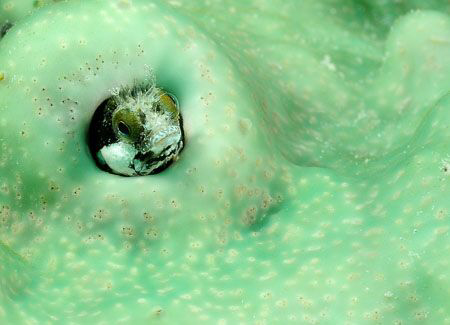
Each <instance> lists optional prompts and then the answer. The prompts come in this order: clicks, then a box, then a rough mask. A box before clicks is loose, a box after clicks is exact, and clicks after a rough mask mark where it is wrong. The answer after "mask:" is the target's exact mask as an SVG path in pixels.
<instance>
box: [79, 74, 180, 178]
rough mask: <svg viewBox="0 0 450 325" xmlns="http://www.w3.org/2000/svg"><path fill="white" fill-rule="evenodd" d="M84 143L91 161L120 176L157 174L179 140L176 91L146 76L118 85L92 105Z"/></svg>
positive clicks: (173, 155) (169, 161) (175, 155)
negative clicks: (160, 86) (138, 80)
mask: <svg viewBox="0 0 450 325" xmlns="http://www.w3.org/2000/svg"><path fill="white" fill-rule="evenodd" d="M87 142H88V145H89V149H90V152H91V154H92V157H93V159H94V160H95V163H96V165H97V166H98V167H99V168H100V169H102V170H104V171H107V172H109V173H113V174H117V175H121V176H145V175H152V174H157V173H160V172H162V171H163V170H165V169H166V168H167V167H169V166H170V165H171V164H172V163H173V162H174V161H176V160H177V159H178V156H179V154H180V153H181V151H182V149H183V147H184V144H185V137H184V132H183V122H182V116H181V111H180V107H179V103H178V101H177V99H176V97H175V96H174V95H173V94H171V93H168V92H166V91H165V90H163V89H160V88H158V87H156V86H155V85H154V84H152V83H151V82H148V81H144V82H135V83H134V84H133V86H131V87H129V86H126V87H123V88H121V89H120V90H119V91H116V92H114V95H113V96H111V97H109V98H107V99H105V100H104V101H103V102H102V103H101V104H100V105H99V106H98V107H97V109H96V110H95V112H94V114H93V116H92V119H91V123H90V125H89V131H88V141H87Z"/></svg>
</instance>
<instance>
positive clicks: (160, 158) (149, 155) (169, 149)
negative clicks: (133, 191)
mask: <svg viewBox="0 0 450 325" xmlns="http://www.w3.org/2000/svg"><path fill="white" fill-rule="evenodd" d="M182 148H183V141H180V142H176V143H175V144H173V143H170V144H169V145H167V146H165V147H164V148H163V149H162V150H161V151H160V152H159V153H158V154H156V153H155V152H153V151H148V152H146V153H143V152H138V153H137V154H136V155H135V156H134V159H133V169H134V170H135V171H136V174H137V175H141V176H142V175H151V174H157V173H159V172H161V171H163V170H164V169H165V168H167V167H168V166H169V165H170V164H171V163H172V162H173V161H174V160H175V159H176V158H177V157H178V154H179V152H180V151H181V149H182Z"/></svg>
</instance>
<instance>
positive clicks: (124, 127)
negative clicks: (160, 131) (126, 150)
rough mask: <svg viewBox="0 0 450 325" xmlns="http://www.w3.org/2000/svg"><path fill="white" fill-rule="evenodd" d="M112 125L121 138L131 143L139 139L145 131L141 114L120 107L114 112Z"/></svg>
mask: <svg viewBox="0 0 450 325" xmlns="http://www.w3.org/2000/svg"><path fill="white" fill-rule="evenodd" d="M112 126H113V130H114V132H115V133H116V135H117V137H118V138H119V139H122V140H124V141H126V142H130V143H131V142H135V141H137V140H138V139H139V137H140V136H141V134H142V132H143V127H142V123H141V122H140V120H139V116H138V115H137V114H136V113H134V112H132V111H130V110H128V109H119V110H117V111H116V112H114V113H113V116H112Z"/></svg>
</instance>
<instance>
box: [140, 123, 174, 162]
mask: <svg viewBox="0 0 450 325" xmlns="http://www.w3.org/2000/svg"><path fill="white" fill-rule="evenodd" d="M162 132H163V131H160V132H158V133H157V134H156V135H154V136H153V137H151V138H150V140H149V141H145V140H141V144H142V145H141V146H139V147H140V148H139V151H140V153H142V154H143V155H146V154H148V153H149V152H153V151H152V149H154V147H155V145H157V144H159V143H162V142H164V141H165V140H166V139H168V138H170V137H173V136H174V135H177V133H179V128H173V129H172V130H170V131H169V132H168V133H165V134H164V136H162V137H159V138H158V134H160V133H162ZM145 138H146V136H145V135H144V136H143V138H142V139H145ZM177 142H179V141H177ZM170 145H172V144H168V145H166V146H165V147H164V148H163V149H162V150H160V152H164V150H166V149H167V147H169V146H170Z"/></svg>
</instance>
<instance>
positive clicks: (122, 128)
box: [117, 121, 131, 137]
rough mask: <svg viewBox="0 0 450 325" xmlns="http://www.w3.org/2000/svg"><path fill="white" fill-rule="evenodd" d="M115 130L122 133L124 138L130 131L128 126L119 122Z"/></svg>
mask: <svg viewBox="0 0 450 325" xmlns="http://www.w3.org/2000/svg"><path fill="white" fill-rule="evenodd" d="M117 128H118V129H119V132H120V133H122V134H123V135H124V136H127V137H128V136H129V135H130V133H131V131H130V128H129V127H128V125H126V123H125V122H124V121H119V123H118V124H117Z"/></svg>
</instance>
